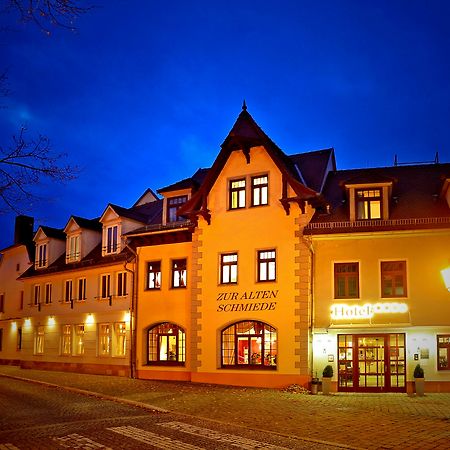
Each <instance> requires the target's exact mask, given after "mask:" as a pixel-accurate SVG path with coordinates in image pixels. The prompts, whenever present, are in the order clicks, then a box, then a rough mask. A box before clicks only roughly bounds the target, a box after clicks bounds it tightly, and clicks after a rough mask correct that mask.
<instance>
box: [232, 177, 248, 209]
mask: <svg viewBox="0 0 450 450" xmlns="http://www.w3.org/2000/svg"><path fill="white" fill-rule="evenodd" d="M229 193H230V200H229V203H230V209H238V208H245V179H242V180H231V181H230V187H229Z"/></svg>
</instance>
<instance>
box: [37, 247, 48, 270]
mask: <svg viewBox="0 0 450 450" xmlns="http://www.w3.org/2000/svg"><path fill="white" fill-rule="evenodd" d="M36 267H38V268H42V267H47V244H39V245H38V246H37V252H36Z"/></svg>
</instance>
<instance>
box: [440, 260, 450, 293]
mask: <svg viewBox="0 0 450 450" xmlns="http://www.w3.org/2000/svg"><path fill="white" fill-rule="evenodd" d="M441 275H442V278H443V280H444V284H445V287H446V288H447V290H448V291H449V292H450V266H449V267H447V268H446V269H442V270H441Z"/></svg>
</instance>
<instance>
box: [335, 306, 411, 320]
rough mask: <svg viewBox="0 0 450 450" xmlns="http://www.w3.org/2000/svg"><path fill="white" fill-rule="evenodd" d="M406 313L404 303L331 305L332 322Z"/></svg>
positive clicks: (406, 307) (406, 308) (406, 309)
mask: <svg viewBox="0 0 450 450" xmlns="http://www.w3.org/2000/svg"><path fill="white" fill-rule="evenodd" d="M407 312H408V305H407V304H406V303H398V302H377V303H365V304H364V305H348V304H346V303H334V304H332V305H331V318H332V319H334V320H346V319H347V320H349V319H371V318H372V317H373V316H375V315H376V314H404V313H407Z"/></svg>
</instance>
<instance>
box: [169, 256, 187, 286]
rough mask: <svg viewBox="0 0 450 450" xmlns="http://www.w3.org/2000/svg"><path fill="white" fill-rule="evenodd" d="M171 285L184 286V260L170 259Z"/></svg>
mask: <svg viewBox="0 0 450 450" xmlns="http://www.w3.org/2000/svg"><path fill="white" fill-rule="evenodd" d="M172 287H173V288H185V287H186V260H185V259H174V260H173V261H172Z"/></svg>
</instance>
